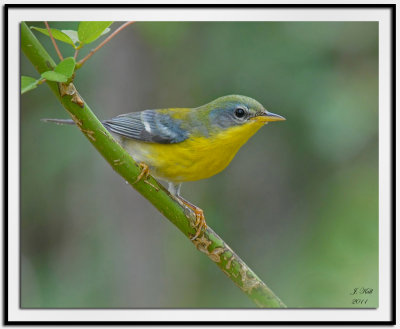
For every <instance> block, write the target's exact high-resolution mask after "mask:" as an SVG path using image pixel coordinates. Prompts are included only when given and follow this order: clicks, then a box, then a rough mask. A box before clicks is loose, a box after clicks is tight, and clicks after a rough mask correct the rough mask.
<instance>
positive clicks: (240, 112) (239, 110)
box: [235, 107, 246, 118]
mask: <svg viewBox="0 0 400 329" xmlns="http://www.w3.org/2000/svg"><path fill="white" fill-rule="evenodd" d="M245 114H246V111H245V110H244V109H242V108H241V107H238V108H237V109H236V110H235V116H236V117H237V118H243V117H244V115H245Z"/></svg>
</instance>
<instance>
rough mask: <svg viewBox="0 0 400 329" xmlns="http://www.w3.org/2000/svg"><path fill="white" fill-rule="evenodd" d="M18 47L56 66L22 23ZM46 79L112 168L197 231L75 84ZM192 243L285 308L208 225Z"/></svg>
mask: <svg viewBox="0 0 400 329" xmlns="http://www.w3.org/2000/svg"><path fill="white" fill-rule="evenodd" d="M21 47H22V50H23V52H24V53H25V55H26V56H27V57H28V59H29V60H30V61H31V63H32V64H33V65H34V67H35V68H36V69H37V70H38V71H39V73H42V72H44V71H46V70H48V67H47V65H48V64H50V65H53V66H54V65H55V63H54V61H53V59H52V58H51V57H50V56H49V54H48V53H47V52H46V50H45V49H44V48H43V46H42V45H41V44H40V43H39V41H38V40H37V39H36V37H35V36H34V35H33V34H32V32H31V31H30V29H29V28H28V27H27V25H26V24H25V23H22V25H21ZM46 82H47V84H48V86H49V87H50V89H51V90H52V92H53V93H54V94H55V95H56V97H57V98H58V100H59V101H60V103H61V104H62V106H63V107H64V108H65V109H66V110H67V112H68V113H69V114H70V116H71V117H72V119H73V120H74V121H75V123H76V125H77V127H78V128H79V129H80V130H81V131H82V133H83V134H84V135H85V136H86V137H87V138H88V140H89V141H90V143H92V145H93V146H94V147H95V148H96V149H97V150H98V151H99V152H100V154H101V155H102V156H103V157H104V158H105V160H106V161H107V162H108V163H109V164H110V165H111V167H112V168H113V169H114V170H115V171H116V172H117V173H118V174H120V175H121V176H122V177H123V179H124V180H125V181H127V182H128V183H129V184H130V185H131V186H132V187H133V188H135V189H136V190H137V191H138V192H139V193H141V194H142V195H143V196H144V197H145V198H146V199H147V200H149V201H150V202H151V203H152V204H153V205H154V206H155V207H156V208H157V209H158V210H159V211H160V212H161V213H162V214H163V215H164V216H165V217H166V218H168V220H169V221H171V223H173V224H174V225H175V226H176V227H177V228H178V229H179V230H180V231H181V232H182V233H183V234H185V235H186V236H187V237H188V238H190V237H192V236H193V235H194V234H195V232H196V230H195V228H194V222H195V220H196V218H195V215H194V214H193V212H192V211H191V210H190V209H189V208H185V207H182V206H181V205H180V203H179V202H178V201H177V200H176V199H175V198H174V197H172V196H171V195H170V194H169V193H168V191H167V190H166V189H165V188H164V187H163V186H162V185H160V184H158V182H157V181H156V180H154V179H153V178H151V177H149V181H150V183H151V184H152V185H154V186H156V187H157V188H159V190H158V191H157V190H156V189H155V188H153V187H151V186H150V185H149V184H146V183H144V182H142V181H139V182H138V183H137V184H135V180H136V178H137V176H138V175H139V173H140V169H139V167H138V165H137V164H136V163H135V162H134V160H133V159H132V157H131V156H130V155H129V154H128V153H127V152H126V151H125V150H124V149H123V148H121V146H120V145H119V144H118V143H116V142H115V140H114V139H113V138H112V136H111V135H110V134H109V132H108V131H107V130H106V129H105V128H104V127H103V125H102V124H101V123H100V121H99V120H98V119H97V118H96V116H95V115H94V114H93V113H92V111H91V110H90V108H89V107H88V105H87V104H86V103H85V102H84V101H83V100H82V98H81V97H80V96H79V93H78V92H77V90H76V89H75V87H74V86H73V85H72V84H70V85H69V86H65V85H63V84H60V85H58V84H57V83H55V82H51V81H46ZM60 92H61V93H60ZM192 243H193V244H194V245H195V247H196V248H197V249H198V250H199V251H201V252H202V253H204V254H206V255H207V256H208V257H209V258H210V259H211V260H212V261H213V262H214V263H215V264H216V265H217V266H218V267H219V268H220V269H221V270H222V271H223V272H224V273H225V274H226V275H227V276H228V277H229V278H230V279H231V280H232V281H233V282H234V283H235V284H236V285H237V286H238V287H239V288H240V289H241V290H242V291H243V292H244V293H245V294H246V295H247V296H248V297H250V298H251V299H252V300H253V301H254V303H256V304H257V305H258V306H259V307H270V308H272V307H273V308H282V307H286V306H285V305H284V304H283V303H282V302H281V301H280V300H279V298H278V297H277V296H276V295H275V294H274V293H273V292H272V291H271V290H270V289H269V288H268V287H267V285H266V284H265V283H264V282H262V281H261V280H260V278H259V277H258V276H257V275H256V274H255V273H254V272H253V271H252V270H251V269H250V268H249V267H248V266H247V265H246V264H245V263H244V262H243V260H242V259H240V257H239V256H237V255H236V254H235V252H234V251H233V250H232V249H231V248H230V247H229V246H228V245H227V244H226V243H225V242H224V241H223V240H222V239H221V238H220V237H219V236H218V235H217V234H216V233H215V232H214V231H213V230H212V229H211V228H207V230H206V232H205V233H204V235H201V236H200V237H198V238H197V239H195V240H194V241H192Z"/></svg>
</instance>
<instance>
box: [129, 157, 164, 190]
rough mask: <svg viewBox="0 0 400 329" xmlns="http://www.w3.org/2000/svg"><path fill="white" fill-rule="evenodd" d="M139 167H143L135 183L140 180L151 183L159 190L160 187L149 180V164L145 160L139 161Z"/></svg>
mask: <svg viewBox="0 0 400 329" xmlns="http://www.w3.org/2000/svg"><path fill="white" fill-rule="evenodd" d="M139 167H140V169H141V172H140V174H139V176H137V178H136V180H135V181H134V182H133V184H136V183H137V182H139V181H141V180H142V181H143V182H144V183H146V184H148V185H150V186H151V187H153V188H154V189H155V190H156V191H159V190H160V189H159V188H158V187H157V186H154V185H153V184H152V183H150V182H149V180H148V177H149V175H150V169H149V166H148V165H147V164H145V163H143V162H140V163H139Z"/></svg>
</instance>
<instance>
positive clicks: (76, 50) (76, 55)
mask: <svg viewBox="0 0 400 329" xmlns="http://www.w3.org/2000/svg"><path fill="white" fill-rule="evenodd" d="M78 53H79V48H77V49H75V54H74V59H75V60H76V58H77V57H78Z"/></svg>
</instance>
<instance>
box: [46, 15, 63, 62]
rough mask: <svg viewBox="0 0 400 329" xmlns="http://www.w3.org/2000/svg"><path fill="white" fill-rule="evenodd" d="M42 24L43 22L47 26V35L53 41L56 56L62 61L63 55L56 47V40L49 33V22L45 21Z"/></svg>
mask: <svg viewBox="0 0 400 329" xmlns="http://www.w3.org/2000/svg"><path fill="white" fill-rule="evenodd" d="M44 24H45V25H46V27H47V31H49V36H50V39H51V42H53V46H54V48H55V49H56V52H57V55H58V58H59V59H60V61H62V60H63V59H64V58H63V56H62V55H61V52H60V49H58V46H57V43H56V40H55V39H54V37H53V34H52V33H51V30H50V26H49V24H48V23H47V22H46V21H45V22H44Z"/></svg>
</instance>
